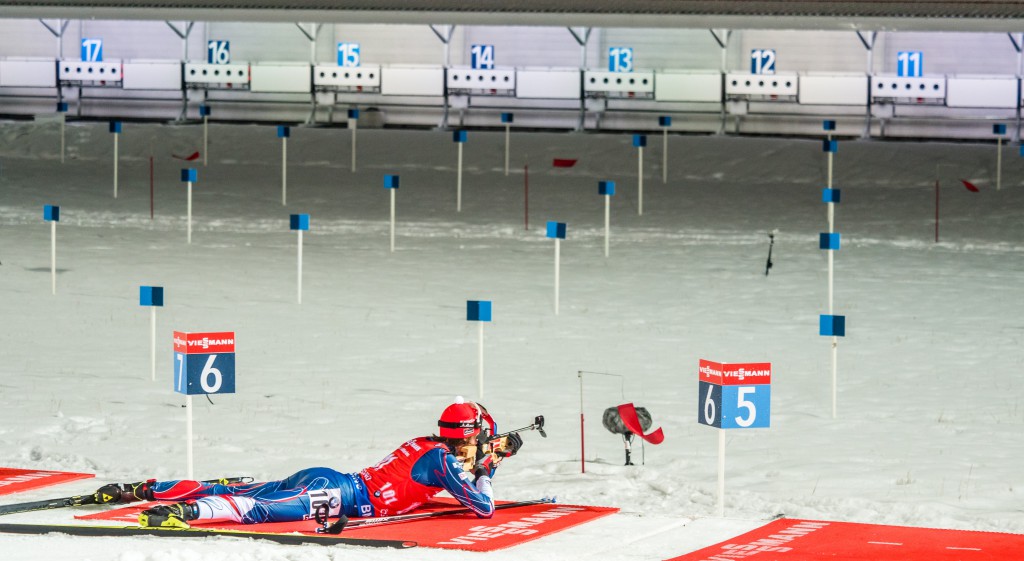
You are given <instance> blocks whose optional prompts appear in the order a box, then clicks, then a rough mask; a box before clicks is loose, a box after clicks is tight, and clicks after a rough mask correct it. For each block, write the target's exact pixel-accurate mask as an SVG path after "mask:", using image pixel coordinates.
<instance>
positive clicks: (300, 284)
mask: <svg viewBox="0 0 1024 561" xmlns="http://www.w3.org/2000/svg"><path fill="white" fill-rule="evenodd" d="M297 231H298V233H299V304H301V303H302V230H297Z"/></svg>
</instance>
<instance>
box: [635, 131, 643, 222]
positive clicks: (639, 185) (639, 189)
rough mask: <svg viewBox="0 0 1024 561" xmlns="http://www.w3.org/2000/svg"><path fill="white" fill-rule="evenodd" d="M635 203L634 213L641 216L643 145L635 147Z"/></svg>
mask: <svg viewBox="0 0 1024 561" xmlns="http://www.w3.org/2000/svg"><path fill="white" fill-rule="evenodd" d="M636 153H637V178H638V179H639V181H638V182H637V205H636V213H637V215H638V216H642V215H643V213H644V147H643V146H639V147H637V152H636Z"/></svg>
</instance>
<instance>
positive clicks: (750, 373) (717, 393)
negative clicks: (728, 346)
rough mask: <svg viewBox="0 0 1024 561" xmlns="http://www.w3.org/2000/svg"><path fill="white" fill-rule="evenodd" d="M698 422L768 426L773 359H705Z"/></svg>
mask: <svg viewBox="0 0 1024 561" xmlns="http://www.w3.org/2000/svg"><path fill="white" fill-rule="evenodd" d="M699 378H700V382H699V394H698V395H699V400H698V404H697V421H698V422H700V424H702V425H708V426H710V427H716V428H720V429H754V428H767V427H768V426H769V424H770V418H771V403H772V365H771V363H770V362H753V363H742V364H725V363H720V362H712V361H710V360H704V359H701V361H700V372H699Z"/></svg>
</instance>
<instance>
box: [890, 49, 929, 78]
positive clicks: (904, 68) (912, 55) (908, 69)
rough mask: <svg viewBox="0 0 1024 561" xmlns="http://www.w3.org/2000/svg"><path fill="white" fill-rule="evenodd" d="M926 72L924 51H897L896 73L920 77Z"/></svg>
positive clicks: (903, 75) (902, 75)
mask: <svg viewBox="0 0 1024 561" xmlns="http://www.w3.org/2000/svg"><path fill="white" fill-rule="evenodd" d="M923 74H924V53H922V52H921V51H900V52H898V53H896V75H897V76H900V77H909V78H920V77H921V76H922V75H923Z"/></svg>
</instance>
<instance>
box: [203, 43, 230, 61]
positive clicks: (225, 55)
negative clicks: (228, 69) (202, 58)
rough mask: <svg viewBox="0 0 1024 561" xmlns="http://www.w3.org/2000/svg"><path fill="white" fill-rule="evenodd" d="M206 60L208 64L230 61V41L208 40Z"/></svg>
mask: <svg viewBox="0 0 1024 561" xmlns="http://www.w3.org/2000/svg"><path fill="white" fill-rule="evenodd" d="M206 62H208V63H210V64H228V63H230V62H231V41H219V40H214V41H208V42H207V43H206Z"/></svg>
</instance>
